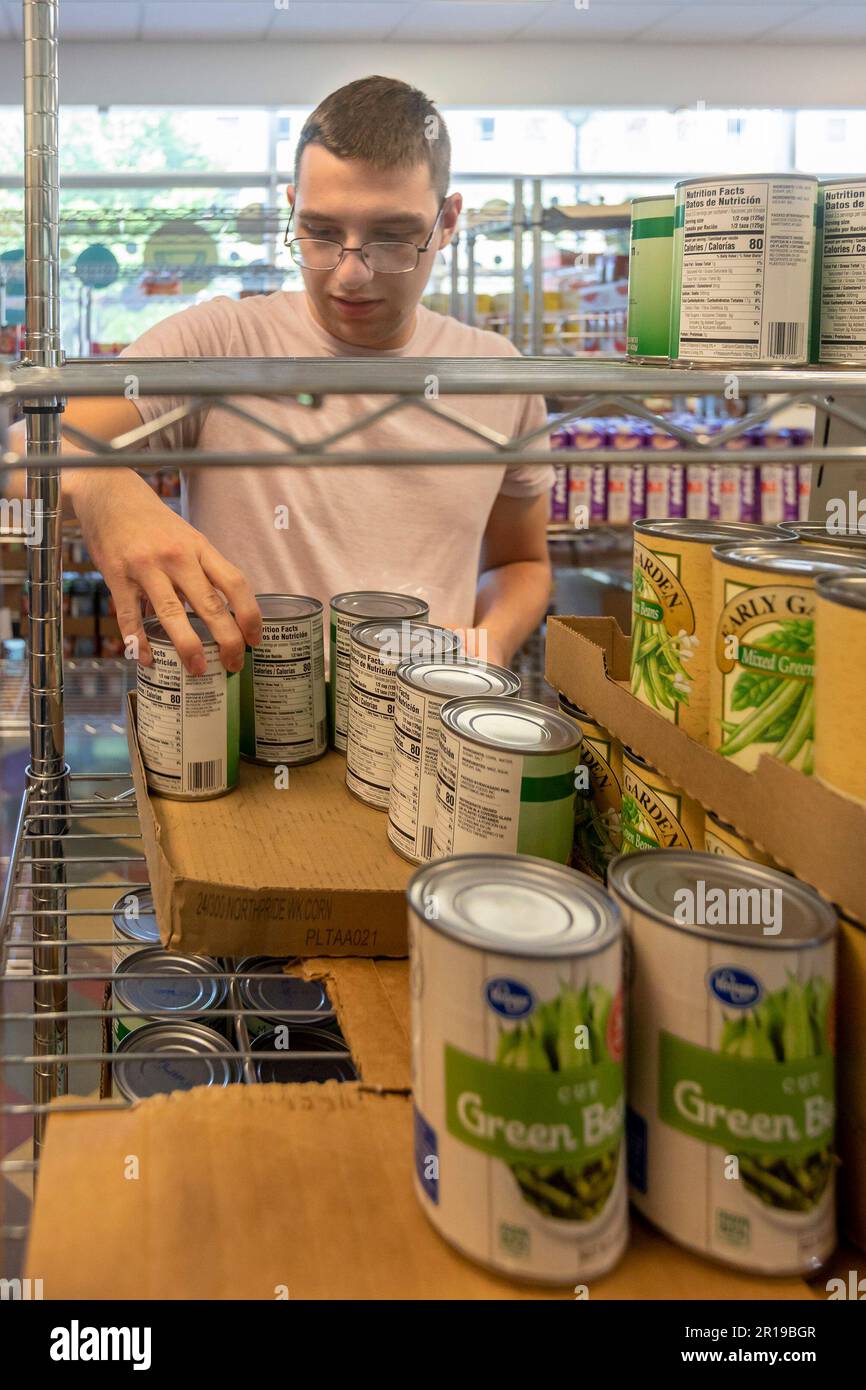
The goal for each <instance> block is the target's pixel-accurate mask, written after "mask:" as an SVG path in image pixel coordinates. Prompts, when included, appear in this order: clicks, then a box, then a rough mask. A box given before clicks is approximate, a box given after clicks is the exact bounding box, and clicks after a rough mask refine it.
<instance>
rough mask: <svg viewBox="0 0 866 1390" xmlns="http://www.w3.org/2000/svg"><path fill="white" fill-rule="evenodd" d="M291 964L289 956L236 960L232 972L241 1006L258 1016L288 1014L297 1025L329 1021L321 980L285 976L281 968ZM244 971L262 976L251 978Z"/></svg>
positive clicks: (330, 1012)
mask: <svg viewBox="0 0 866 1390" xmlns="http://www.w3.org/2000/svg"><path fill="white" fill-rule="evenodd" d="M292 963H293V958H292V957H289V956H283V957H279V958H277V957H274V956H247V958H246V959H245V960H242V961H240V962H239V963H238V966H237V968H236V971H235V973H236V975H237V977H238V988H239V990H240V995H241V1003H242V1004H243V1007H244V1008H245V1009H252V1010H253V1012H254V1013H255V1014H257V1015H258V1017H259V1018H272V1017H278V1016H279V1015H281V1014H285V1013H289V1014H291V1015H292V1019H293V1022H294V1023H298V1024H304V1023H306V1024H308V1025H309V1024H311V1023H327V1022H329V1021H330V1020H331V1018H332V1017H333V1010H332V1009H331V1003H330V1000H329V999H328V995H327V991H326V990H325V987H324V985H323V984H322V982H321V980H303V979H301V978H300V977H299V976H297V975H285V974H284V973H283V967H284V966H286V965H290V964H292ZM246 972H249V975H264V976H266V978H265V979H261V980H251V979H250V978H249V975H248V974H247V973H246Z"/></svg>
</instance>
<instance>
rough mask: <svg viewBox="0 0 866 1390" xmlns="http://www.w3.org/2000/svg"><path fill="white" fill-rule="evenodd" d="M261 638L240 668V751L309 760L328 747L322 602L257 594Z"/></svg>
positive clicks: (282, 760) (260, 759)
mask: <svg viewBox="0 0 866 1390" xmlns="http://www.w3.org/2000/svg"><path fill="white" fill-rule="evenodd" d="M256 602H257V603H258V605H259V609H260V611H261V615H262V640H261V642H260V643H259V645H258V646H257V647H247V649H246V654H245V657H244V669H243V671H242V672H241V738H240V744H241V755H242V756H243V757H244V758H247V759H248V760H249V761H250V762H253V763H265V764H267V765H269V766H273V765H275V764H278V763H279V764H288V765H290V766H297V765H298V764H300V763H311V762H314V761H315V759H316V758H321V757H322V756H323V755H324V753H325V752H326V751H327V747H328V740H327V733H326V727H325V653H324V637H323V631H322V605H321V603H320V602H319V600H318V599H316V598H306V597H301V596H299V595H296V594H256Z"/></svg>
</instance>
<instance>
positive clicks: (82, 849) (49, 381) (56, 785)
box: [0, 0, 866, 1269]
mask: <svg viewBox="0 0 866 1390" xmlns="http://www.w3.org/2000/svg"><path fill="white" fill-rule="evenodd" d="M57 10H58V0H25V4H24V15H25V41H24V56H25V117H26V120H25V129H26V189H25V195H26V196H25V219H26V228H25V230H26V271H27V354H26V358H25V360H24V361H23V362H22V363H21V364H20V365H17V366H6V367H5V368H3V369H0V416H5V418H6V419H7V420H8V419H9V418H10V417H11V415H12V414H13V413H15V412H18V411H21V412H23V414H24V417H25V419H26V423H27V456H26V460H24V459H18V458H17V457H16V456H15V455H14V454H11V453H10V452H8V450H7V452H6V453H5V454H4V455H3V457H2V458H0V463H2V464H3V465H4V466H14V465H16V464H17V463H21V462H26V470H27V496H28V499H29V500H30V501H31V503H32V504H33V505H34V506H36V507H37V508H39V509H40V510H41V512H42V515H43V519H44V523H45V524H44V525H43V527H42V531H41V537H40V539H39V540H38V542H36V543H33V544H31V545H30V546H29V547H28V560H29V564H28V573H29V579H30V585H31V605H30V615H29V656H28V697H27V703H28V715H29V742H30V761H29V764H28V766H27V769H26V774H25V781H26V786H25V789H24V792H23V796H22V799H21V804H20V810H19V814H18V818H17V825H16V830H15V835H14V842H13V845H12V851H11V858H10V864H9V869H8V873H7V875H6V881H5V884H4V887H3V892H2V897H0V988H2V989H4V991H7V992H8V993H7V1000H8V999H10V998H11V1000H12V1007H11V1008H5V1009H4V1010H3V1012H2V1013H0V1029H2V1030H3V1031H4V1032H5V1033H6V1034H7V1035H13V1034H14V1032H15V1030H17V1032H18V1037H19V1041H20V1036H21V1029H22V1028H23V1029H26V1030H27V1031H28V1036H29V1035H30V1030H32V1048H31V1050H29V1051H28V1050H27V1049H26V1048H22V1047H19V1046H14V1045H13V1047H12V1049H11V1051H10V1050H7V1049H6V1048H4V1057H3V1058H2V1059H0V1060H3V1061H5V1064H6V1067H7V1068H9V1069H10V1071H15V1073H16V1074H20V1073H21V1072H22V1071H23V1072H24V1073H28V1072H29V1073H31V1074H32V1100H29V1101H28V1100H22V1101H21V1102H20V1103H19V1102H14V1101H13V1102H7V1103H5V1104H3V1105H2V1106H0V1116H2V1118H3V1119H4V1120H5V1121H6V1122H7V1124H8V1123H14V1124H15V1125H17V1126H18V1127H19V1128H20V1127H22V1126H23V1127H24V1128H25V1130H26V1132H27V1134H29V1133H30V1132H31V1130H32V1140H33V1148H32V1153H31V1154H28V1155H27V1156H19V1157H14V1158H6V1159H5V1161H4V1162H3V1163H2V1165H0V1172H2V1175H3V1177H4V1179H5V1180H6V1181H7V1182H9V1183H13V1184H15V1185H16V1186H17V1187H18V1189H19V1190H20V1191H21V1192H22V1193H23V1194H24V1199H25V1204H26V1202H27V1201H29V1199H30V1197H31V1196H32V1191H33V1184H34V1183H35V1179H36V1174H37V1171H38V1163H39V1157H40V1153H41V1149H42V1145H43V1142H44V1134H45V1125H46V1120H47V1117H48V1115H49V1114H50V1113H51V1111H52V1110H53V1109H54V1108H55V1106H56V1105H57V1104H58V1103H62V1104H63V1106H64V1108H67V1107H68V1106H69V1105H73V1106H74V1107H75V1108H77V1109H80V1110H88V1109H91V1108H93V1107H95V1106H99V1105H107V1104H109V1105H114V1106H121V1105H124V1104H125V1103H126V1102H125V1101H123V1100H122V1099H119V1098H115V1099H113V1100H108V1099H100V1098H99V1094H98V1081H99V1074H98V1069H99V1067H100V1066H101V1065H102V1064H103V1063H109V1062H110V1061H111V1055H112V1054H111V1052H110V1050H108V1049H106V1048H104V1047H93V1046H90V1047H88V1048H87V1049H86V1050H81V1051H76V1050H75V1049H73V1048H71V1047H70V1033H71V1025H74V1026H75V1027H76V1028H77V1027H78V1025H79V1024H81V1023H84V1022H85V1021H86V1022H89V1023H90V1025H91V1026H92V1028H96V1027H97V1026H98V1025H99V1024H100V1023H101V1022H102V1021H103V1020H106V1021H110V1019H111V1018H112V1017H113V1016H115V1012H116V1011H113V1010H112V1009H111V1008H99V1007H92V1008H91V1007H88V1008H85V1009H76V1010H72V1009H70V1007H69V1004H70V1000H69V991H70V986H72V987H73V988H78V987H79V986H82V985H83V986H88V987H93V986H95V987H96V988H97V989H98V987H99V986H100V985H104V984H105V983H106V982H109V981H110V980H111V978H112V970H111V966H110V960H108V959H105V958H104V957H103V958H100V956H99V954H98V953H99V952H103V953H107V952H110V949H111V941H110V939H109V938H108V937H107V936H106V934H105V932H106V928H109V927H110V921H111V916H112V903H113V901H114V899H115V898H117V897H119V896H120V895H121V894H123V893H124V892H127V891H129V890H131V889H136V888H138V889H141V890H142V891H143V890H144V889H146V887H147V865H146V861H145V859H144V856H143V854H142V851H141V844H140V832H139V830H138V825H137V818H136V807H135V802H134V798H133V795H132V788H131V785H130V778H129V774H128V773H101V774H94V773H93V772H92V771H89V770H88V769H87V768H81V769H76V770H75V771H74V772H73V771H71V770H70V768H69V766H68V765H67V763H66V759H65V728H64V684H63V660H62V605H61V571H60V540H61V472H62V467H63V461H62V459H61V456H60V449H61V440H62V437H63V435H64V433H65V434H66V435H67V436H68V437H70V438H71V439H73V440H74V442H75V443H77V444H78V445H79V446H83V447H84V448H85V449H89V451H90V452H89V454H87V455H85V456H80V455H76V457H75V460H74V465H75V467H76V468H80V467H92V468H97V469H98V468H112V467H118V466H119V465H121V464H122V465H124V466H127V467H135V468H141V469H144V470H154V469H157V468H159V467H163V466H170V467H182V468H190V469H191V468H232V467H234V466H238V465H240V464H243V466H244V467H247V468H248V467H251V466H256V467H285V468H288V467H308V466H316V467H321V466H323V465H328V466H333V467H335V468H340V467H351V466H353V465H355V464H364V465H369V464H371V463H375V464H378V465H381V466H383V467H400V468H412V467H415V466H426V465H430V464H449V465H454V464H458V465H466V466H477V465H478V464H479V463H480V462H481V463H488V464H489V465H490V466H495V467H502V466H503V465H506V466H507V465H509V464H525V463H527V462H529V461H532V460H536V461H543V462H549V461H550V455H549V453H548V452H547V450H546V448H542V447H540V445H541V441H542V436H543V435H545V434H546V433H547V429H548V426H547V425H545V426H544V427H543V428H540V429H538V430H536V431H534V432H532V433H530V434H526V435H523V436H520V437H518V438H512V437H509V436H507V435H504V434H502V433H499V432H497V431H495V430H493V429H491V428H488V427H486V426H482V425H480V424H479V423H478V422H477V420H474V419H473V418H472V416H471V415H470V414H469V413H467V412H466V411H465V410H461V408H460V406H461V397H472V396H478V395H488V396H489V395H503V396H504V395H508V394H519V395H526V394H536V393H537V394H543V395H547V396H550V397H554V398H556V399H557V400H558V401H559V402H561V405H562V409H561V411H560V414H559V417H558V419H559V421H560V422H565V421H567V420H569V419H573V418H577V417H579V416H582V415H593V414H597V413H599V412H600V411H605V412H607V413H611V412H614V411H617V410H619V411H621V412H623V413H628V414H631V415H638V416H641V417H642V418H645V419H647V420H649V421H651V422H652V423H653V424H654V425H655V426H656V428H658V429H659V430H661V431H663V432H667V433H669V434H670V435H672V436H674V437H676V438H677V439H679V440H680V442H681V443H682V444H683V445H684V446H685V447H683V448H682V449H680V450H679V451H678V453H677V462H678V463H683V464H688V463H691V462H695V463H698V462H717V463H723V464H726V465H731V464H735V463H743V464H753V463H757V462H764V463H766V462H785V461H787V460H789V459H790V453H789V452H788V451H784V450H766V449H743V450H742V451H738V452H737V453H736V454H735V455H734V456H732V455H731V453H730V452H728V451H726V450H725V449H724V445H725V444H726V443H727V441H728V440H729V439H731V438H734V437H736V436H737V435H739V434H741V433H743V432H744V431H745V430H747V429H749V428H750V427H751V426H752V425H753V424H755V423H758V422H759V421H761V420H767V419H770V418H772V416H773V415H774V414H776V413H777V412H779V411H780V410H782V409H784V408H786V407H788V406H789V405H790V404H792V403H795V402H799V403H808V404H811V405H813V406H814V407H815V408H816V409H817V410H819V411H822V412H824V413H825V414H826V415H827V416H828V417H830V418H836V419H838V420H839V421H840V422H843V423H844V424H845V425H846V426H849V427H853V428H854V429H855V430H857V431H858V432H860V433H862V435H863V437H864V438H866V413H864V411H863V406H862V402H863V400H864V399H866V371H863V372H861V371H845V372H841V371H840V372H825V371H821V370H818V369H811V368H805V369H802V370H787V371H786V370H778V371H771V370H749V369H742V370H739V371H737V372H736V373H731V372H730V371H714V370H706V369H700V370H686V369H679V368H648V367H637V366H634V365H630V364H626V363H622V362H618V361H609V362H594V363H592V364H587V363H579V362H575V361H569V360H561V359H550V358H541V359H538V360H533V359H519V358H514V359H501V358H493V359H489V360H477V361H476V360H465V359H455V360H442V359H431V360H417V359H416V360H412V359H398V360H394V359H388V360H387V361H375V360H374V361H370V360H367V359H357V360H355V359H336V360H330V359H329V360H297V359H266V360H254V359H208V360H183V361H166V360H158V361H157V360H153V359H146V360H144V359H143V360H136V359H130V358H126V359H124V360H123V361H122V362H102V363H93V362H83V361H82V362H78V361H69V362H64V361H63V359H62V354H61V351H60V346H59V341H60V340H59V323H58V290H59V262H58V159H57V109H58V106H57V103H58V96H57V28H56V25H57ZM130 373H132V374H134V376H135V378H136V383H137V390H138V391H139V392H140V393H141V394H142V395H156V396H166V397H170V398H171V400H172V401H173V402H174V401H176V400H177V399H178V398H180V400H181V401H182V404H180V405H174V404H172V405H171V406H170V408H169V409H168V410H167V412H166V413H165V414H164V415H162V416H160V418H159V419H156V420H154V421H153V422H151V423H149V424H147V425H144V424H143V425H142V426H141V427H140V429H137V430H134V431H132V432H131V433H130V434H128V435H126V436H124V437H123V438H120V439H114V440H110V441H106V440H101V439H96V438H92V437H90V436H88V435H85V434H82V433H81V432H80V431H76V430H72V429H67V430H65V431H64V428H63V416H62V407H63V402H64V401H65V400H67V399H70V398H74V397H81V396H112V395H121V396H122V395H123V394H124V393H125V391H126V388H127V384H128V379H129V376H130ZM732 377H733V378H734V379H735V380H736V382H737V388H738V391H739V393H740V394H741V395H742V396H743V397H747V396H748V397H756V398H758V399H759V400H760V401H761V404H760V405H759V406H758V407H757V408H756V409H755V410H754V411H752V412H751V413H750V414H749V415H746V416H744V417H741V418H739V419H736V420H732V422H731V424H730V425H729V426H727V427H726V428H725V429H724V430H723V431H722V432H721V433H720V434H719V435H717V436H716V437H715V438H714V440H713V443H712V444H709V443H708V442H706V438H705V437H704V439H703V440H702V439H701V437H700V435H699V434H697V433H692V432H691V431H689V430H687V429H683V428H682V427H680V426H678V425H675V424H673V423H671V422H670V421H669V420H668V419H666V418H665V417H663V416H661V415H657V414H655V413H654V412H653V411H652V410H650V409H649V408H648V407H647V406H645V405H644V404H643V400H644V398H646V397H654V396H664V397H667V396H673V395H682V394H688V395H694V394H697V395H702V394H703V395H709V394H724V392H725V390H726V388H728V387H729V386H730V383H731V380H732ZM431 381H434V382H435V383H436V390H435V392H434V393H432V394H431V391H430V383H431ZM335 395H366V396H374V397H375V398H376V403H375V404H373V405H371V406H370V407H369V409H368V410H367V411H366V413H365V414H364V415H363V416H362V417H361V418H359V419H358V420H357V422H355V423H353V424H352V425H350V426H344V427H343V428H341V429H339V430H331V431H330V432H329V431H328V429H327V428H326V427H325V428H323V430H322V432H321V434H320V436H319V437H318V438H317V439H316V441H315V443H314V444H310V443H309V442H305V443H303V444H301V443H300V442H299V440H298V439H297V438H296V437H295V435H294V433H293V432H292V429H291V424H290V418H291V416H290V413H289V423H287V425H286V426H275V425H274V424H273V423H272V422H269V421H267V420H265V419H262V418H260V417H259V416H257V415H256V401H257V398H258V399H260V398H263V397H266V398H273V397H278V398H280V399H282V400H283V401H285V402H287V403H292V404H293V405H294V407H296V408H297V409H299V410H303V411H309V412H317V411H319V410H320V409H321V407H322V404H323V402H324V401H325V400H326V399H328V398H329V397H331V396H335ZM205 407H209V408H220V409H224V410H226V411H229V412H230V413H232V414H234V415H235V416H238V417H242V418H246V419H252V420H254V421H256V423H257V424H258V425H259V426H260V427H261V429H262V431H263V447H262V449H261V450H260V451H259V452H256V453H255V454H253V455H250V454H249V453H245V454H243V455H237V454H233V453H231V452H221V453H213V452H210V453H206V452H201V451H176V450H171V451H160V450H159V449H158V448H156V447H151V446H152V445H155V443H156V442H157V441H156V436H157V435H158V433H159V431H160V428H161V427H162V426H163V425H165V424H167V423H177V422H178V421H179V420H180V419H183V418H188V417H190V416H194V415H196V414H198V413H200V412H201V411H202V410H203V409H204V408H205ZM407 410H409V411H415V412H418V422H419V424H421V423H422V420H421V417H422V416H432V417H434V418H436V419H437V420H438V421H445V422H448V424H449V425H450V426H451V427H452V428H453V431H456V432H457V435H456V437H457V438H460V439H462V440H463V441H465V443H464V445H463V446H462V447H461V446H460V445H459V444H456V443H455V444H453V445H452V446H451V447H449V448H447V449H438V450H437V449H429V448H426V449H425V448H418V449H416V450H413V451H411V452H410V453H409V454H400V455H399V456H394V455H393V454H388V453H381V452H380V453H372V454H371V453H370V451H369V450H366V449H364V448H363V446H362V444H361V443H360V441H359V439H358V438H357V436H359V435H361V434H362V432H363V429H364V428H365V427H366V426H367V425H369V424H371V423H374V422H376V421H378V420H381V419H382V418H383V417H385V416H387V415H390V414H392V413H394V412H397V411H407ZM419 434H420V431H419ZM353 435H354V436H356V438H355V439H354V440H353ZM609 457H610V455H609V451H606V450H604V449H600V450H588V451H585V452H583V453H582V454H581V460H582V461H584V462H588V463H593V462H605V461H607V460H608V459H609ZM820 457H821V460H822V461H825V462H828V463H829V462H832V463H849V464H860V465H863V464H864V463H866V445H857V446H850V447H843V448H825V449H824V450H823V451H822V453H821V455H820ZM629 461H630V462H643V461H645V460H641V459H640V458H638V457H636V456H635V455H630V456H629ZM94 953H97V954H96V955H94ZM70 963H71V964H72V965H73V967H77V965H78V964H79V963H81V964H82V965H83V968H82V969H78V968H70ZM10 966H11V967H12V968H9V967H10ZM28 967H29V968H28ZM4 972H5V974H4ZM231 991H232V992H231V996H230V1000H229V1005H228V1007H227V1008H226V1009H225V1010H224V1011H223V1013H224V1015H225V1017H226V1018H227V1019H229V1020H231V1021H232V1022H233V1025H234V1029H235V1041H236V1044H237V1054H238V1056H239V1058H240V1059H241V1061H242V1063H243V1065H244V1071H245V1079H246V1081H247V1082H250V1081H254V1080H255V1076H254V1073H253V1070H252V1067H251V1065H250V1063H251V1057H252V1053H251V1050H250V1046H249V1037H248V1035H247V1028H246V1021H245V1020H246V1017H247V1014H248V1013H249V1012H250V1011H248V1010H245V1009H243V1008H242V1007H241V1006H240V1003H239V997H238V995H237V985H236V981H233V982H232V984H231ZM92 993H93V991H92V989H91V994H92ZM91 1002H92V1001H91ZM97 1002H98V1000H97ZM163 1055H165V1054H163ZM272 1055H279V1054H272ZM297 1055H299V1056H303V1055H304V1054H297ZM362 1083H363V1078H362ZM72 1097H75V1098H74V1099H72ZM22 1142H24V1143H26V1137H25V1139H24V1140H23V1141H22ZM19 1148H20V1144H19ZM26 1232H27V1223H26V1220H20V1221H12V1222H7V1223H6V1224H5V1226H4V1228H3V1233H2V1234H3V1236H4V1237H5V1241H4V1245H5V1246H6V1249H7V1250H8V1252H9V1253H8V1256H7V1260H6V1263H7V1266H8V1267H9V1268H10V1269H14V1268H15V1266H16V1264H17V1260H18V1258H19V1256H20V1252H21V1248H22V1242H23V1241H24V1239H25V1238H26Z"/></svg>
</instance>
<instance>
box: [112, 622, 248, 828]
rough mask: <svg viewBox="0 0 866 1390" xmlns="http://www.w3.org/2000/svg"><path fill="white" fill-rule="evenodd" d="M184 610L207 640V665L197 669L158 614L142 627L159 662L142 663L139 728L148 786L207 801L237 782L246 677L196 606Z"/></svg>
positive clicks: (179, 798) (186, 798) (204, 642)
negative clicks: (226, 658) (229, 662)
mask: <svg viewBox="0 0 866 1390" xmlns="http://www.w3.org/2000/svg"><path fill="white" fill-rule="evenodd" d="M186 617H187V619H188V621H189V624H190V626H191V627H192V629H193V631H194V633H195V634H196V636H197V637H198V638H200V640H201V643H202V646H203V647H204V659H205V672H204V675H202V676H191V675H189V673H188V672H187V671H186V670H185V668H184V665H183V662H182V661H181V659H180V657H179V656H178V653H177V651H176V650H175V647H174V645H173V643H172V641H171V639H170V637H169V635H168V633H167V632H166V630H165V628H164V627H163V626H162V623H161V622H160V621H159V619H158V618H149V619H148V620H147V621H146V622H145V624H144V632H145V636H146V637H147V640H148V643H149V645H150V650H151V652H152V653H153V665H152V666H143V665H142V664H141V662H139V663H138V693H137V697H136V729H137V734H138V748H139V752H140V754H141V761H142V764H143V767H144V774H145V778H146V781H147V785H148V788H149V790H150V791H152V792H156V793H158V795H159V796H164V797H166V798H168V799H169V800H171V801H209V800H211V799H212V798H213V797H216V796H225V794H226V792H230V791H232V790H233V789H234V788H235V787H236V786H237V784H238V765H239V762H240V743H239V740H240V682H239V677H238V674H237V672H236V671H227V670H226V669H225V667H224V666H223V664H222V662H221V661H220V652H219V644H218V643H217V642H215V641H214V639H213V637H212V636H211V634H210V630H209V628H208V627H207V626H206V624H205V623H203V622H202V620H201V618H199V617H197V615H196V614H195V613H187V614H186Z"/></svg>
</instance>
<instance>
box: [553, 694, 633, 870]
mask: <svg viewBox="0 0 866 1390" xmlns="http://www.w3.org/2000/svg"><path fill="white" fill-rule="evenodd" d="M559 709H560V713H561V714H565V715H567V716H568V718H569V719H573V720H574V722H575V723H576V724H577V727H578V728H579V729H580V735H581V742H580V751H579V754H578V760H579V763H580V765H581V766H582V767H585V768H586V774H587V779H588V783H589V786H588V788H587V789H586V791H584V790H583V788H581V787H578V789H577V793H578V794H577V796H576V797H575V802H574V833H575V840H576V844H577V848H578V849H579V851H580V855H581V858H582V859H583V860H584V861H585V862H586V863H588V864H589V865H590V866H591V867H592V868H593V869H594V870H595V872H596V873H597V874H599V875H600V876H601V877H602V878H604V876H605V873H606V872H607V866H608V864H609V863H610V860H611V859H612V858H613V856H614V855H615V854H618V853H619V851H620V846H621V844H622V831H621V827H620V816H621V814H622V744H621V743H620V741H619V739H617V738H614V736H613V734H612V733H611V732H610V730H608V729H605V728H604V727H603V725H601V724H597V723H596V722H595V720H594V719H591V718H590V717H589V715H588V714H587V713H586V711H585V710H582V709H579V708H578V706H577V705H574V704H572V702H571V701H570V700H569V699H568V698H567V696H565V695H563V694H562V692H561V691H560V693H559Z"/></svg>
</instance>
